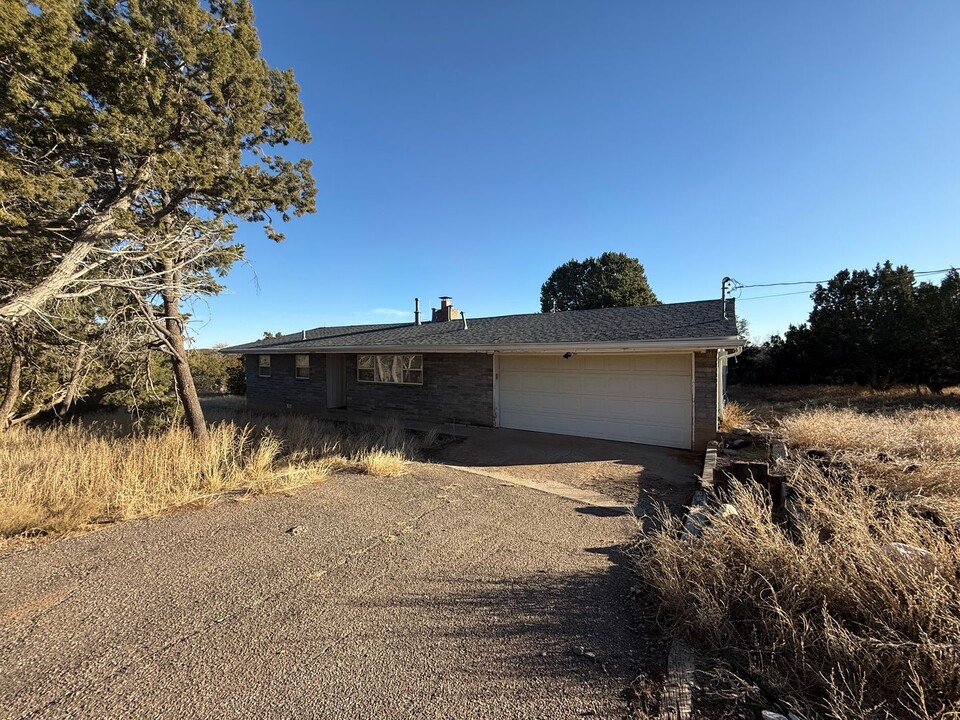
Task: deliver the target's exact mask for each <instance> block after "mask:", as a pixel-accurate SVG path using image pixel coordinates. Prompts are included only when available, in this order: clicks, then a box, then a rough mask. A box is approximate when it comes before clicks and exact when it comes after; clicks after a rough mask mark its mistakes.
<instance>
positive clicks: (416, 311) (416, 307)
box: [413, 298, 420, 325]
mask: <svg viewBox="0 0 960 720" xmlns="http://www.w3.org/2000/svg"><path fill="white" fill-rule="evenodd" d="M413 324H414V325H419V324H420V298H414V299H413Z"/></svg>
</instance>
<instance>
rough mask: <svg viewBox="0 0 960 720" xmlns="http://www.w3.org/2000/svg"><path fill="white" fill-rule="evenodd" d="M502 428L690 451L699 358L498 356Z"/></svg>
mask: <svg viewBox="0 0 960 720" xmlns="http://www.w3.org/2000/svg"><path fill="white" fill-rule="evenodd" d="M498 366H499V367H498V373H497V374H498V388H499V392H498V394H499V403H498V405H499V408H498V409H499V414H498V415H499V425H500V427H505V428H513V429H515V430H534V431H537V432H547V433H561V434H565V435H582V436H585V437H594V438H603V439H607V440H622V441H626V442H634V443H643V444H648V445H663V446H666V447H675V448H684V449H689V448H690V447H691V446H692V444H693V437H692V430H693V356H692V355H691V354H690V353H679V354H662V355H661V354H623V353H621V354H616V355H601V354H587V353H584V354H578V355H572V356H571V357H569V358H565V357H563V356H562V355H558V354H552V355H514V354H503V355H500V356H498Z"/></svg>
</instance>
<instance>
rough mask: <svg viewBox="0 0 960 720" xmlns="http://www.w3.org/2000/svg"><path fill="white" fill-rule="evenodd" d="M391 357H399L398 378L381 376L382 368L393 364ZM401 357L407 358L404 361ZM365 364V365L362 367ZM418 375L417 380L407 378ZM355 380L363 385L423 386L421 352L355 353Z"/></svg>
mask: <svg viewBox="0 0 960 720" xmlns="http://www.w3.org/2000/svg"><path fill="white" fill-rule="evenodd" d="M378 358H389V360H380V361H378ZM393 358H401V360H400V361H399V362H400V367H399V373H400V380H399V381H398V380H393V379H392V378H389V377H384V376H383V373H382V371H383V369H384V368H385V367H386V366H387V364H389V365H391V366H392V365H393V364H394V362H396V361H394V360H393ZM402 358H409V361H407V362H405V361H404V360H403V359H402ZM365 365H366V367H364V366H365ZM408 377H409V378H414V377H418V378H419V379H417V380H411V379H407V378H408ZM357 382H358V383H363V384H365V385H408V386H413V387H417V386H420V387H422V386H423V354H422V353H382V354H375V355H371V354H364V355H360V354H358V355H357Z"/></svg>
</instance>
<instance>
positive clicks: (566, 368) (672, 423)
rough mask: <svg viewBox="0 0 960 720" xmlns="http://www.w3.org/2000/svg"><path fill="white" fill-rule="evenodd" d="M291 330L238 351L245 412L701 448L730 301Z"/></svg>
mask: <svg viewBox="0 0 960 720" xmlns="http://www.w3.org/2000/svg"><path fill="white" fill-rule="evenodd" d="M415 317H416V320H415V322H412V323H399V324H389V325H355V326H347V327H325V328H316V329H314V330H304V331H302V332H299V333H295V334H292V335H284V336H282V337H277V338H268V339H264V340H258V341H257V342H251V343H247V344H245V345H237V346H235V347H231V348H228V349H226V350H225V351H224V352H231V353H239V354H242V355H243V356H244V358H245V361H246V369H247V404H248V407H249V408H250V409H251V410H253V411H264V412H284V411H291V412H298V413H309V414H311V415H318V416H325V417H334V418H343V419H361V418H388V417H397V418H399V419H401V420H419V421H425V422H429V423H438V424H441V423H442V424H447V423H456V424H467V425H479V426H488V427H502V428H515V429H519V430H535V431H539V432H548V433H561V434H565V435H579V436H585V437H595V438H606V439H611V440H622V441H628V442H635V443H644V444H650V445H663V446H668V447H675V448H685V449H691V448H692V449H701V448H703V447H704V446H705V445H706V443H707V442H708V441H710V440H712V439H714V438H715V436H716V433H717V423H718V417H719V415H720V413H721V412H722V404H723V390H724V387H723V386H724V377H725V370H726V360H727V358H728V357H730V356H731V355H734V354H737V352H739V350H740V349H741V348H742V347H743V341H742V340H741V339H740V338H738V337H737V328H736V321H735V316H734V301H733V300H726V301H722V300H705V301H702V302H687V303H673V304H668V305H648V306H640V307H620V308H605V309H600V310H574V311H566V312H558V313H533V314H528V315H506V316H502V317H487V318H467V317H466V316H465V315H464V314H463V313H461V312H460V311H459V310H457V309H456V308H455V307H454V306H453V304H452V303H451V300H450V298H449V297H442V298H441V299H440V307H439V308H438V309H435V310H434V311H433V314H432V321H431V322H424V323H421V322H420V312H419V301H418V302H417V311H416V314H415Z"/></svg>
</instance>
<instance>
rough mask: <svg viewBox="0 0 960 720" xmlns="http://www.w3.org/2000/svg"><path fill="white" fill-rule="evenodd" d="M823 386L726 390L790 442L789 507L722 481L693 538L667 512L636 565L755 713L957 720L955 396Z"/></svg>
mask: <svg viewBox="0 0 960 720" xmlns="http://www.w3.org/2000/svg"><path fill="white" fill-rule="evenodd" d="M821 389H823V388H811V387H807V388H785V389H778V390H776V391H774V392H770V393H769V394H768V395H767V396H764V395H761V394H760V392H757V391H755V390H753V391H752V392H753V393H754V394H753V395H752V396H751V394H750V393H745V392H743V391H744V388H737V393H736V397H738V399H739V400H740V402H741V403H743V406H744V407H745V409H746V410H747V411H752V412H753V413H754V418H757V417H758V416H759V417H760V418H762V419H763V422H765V423H769V424H770V425H771V426H772V427H773V428H774V432H777V433H780V434H782V435H783V436H784V438H785V439H786V440H787V441H788V444H789V445H790V447H791V448H792V449H793V450H794V451H795V453H794V460H793V461H792V464H790V465H788V468H787V471H788V474H792V478H791V483H792V484H793V486H794V487H795V488H796V489H797V491H798V497H799V498H800V502H799V504H798V505H794V506H793V507H792V514H791V513H787V514H784V513H782V512H775V511H774V509H773V507H772V501H771V499H770V497H769V495H768V494H767V493H766V492H765V491H763V490H762V489H760V488H759V487H757V486H753V485H750V484H739V483H734V484H733V486H732V487H731V489H730V490H729V492H728V493H727V494H726V495H724V494H722V493H720V494H719V495H718V497H716V498H715V499H714V503H715V504H714V505H710V506H707V509H706V516H707V523H706V527H705V529H704V530H703V533H702V535H701V536H700V537H695V536H692V535H690V534H689V533H684V532H682V531H681V527H682V526H681V524H680V521H679V520H678V519H675V518H671V517H669V515H668V514H667V513H666V512H665V511H664V513H663V516H662V517H661V518H660V523H661V527H660V529H658V530H656V531H654V532H652V533H650V534H649V535H648V536H647V537H645V538H644V539H643V541H642V542H641V544H640V546H639V548H638V554H637V557H636V564H637V569H638V572H639V573H640V575H641V577H642V578H643V579H644V580H645V581H646V584H647V587H648V588H650V590H651V591H652V592H653V593H654V595H655V596H656V597H657V599H658V600H659V601H660V602H661V604H662V610H663V613H662V616H663V618H664V619H665V621H666V622H667V623H668V624H670V625H671V626H672V627H673V628H674V630H675V631H676V632H679V633H681V634H684V635H686V636H687V637H688V638H689V639H690V640H691V641H692V642H694V643H697V644H699V646H700V647H701V649H703V650H704V651H706V654H707V655H708V656H709V657H712V658H713V659H714V660H716V661H719V662H720V664H721V666H722V667H724V668H726V669H727V670H732V671H733V672H734V673H735V674H736V675H738V676H739V677H740V678H741V680H742V684H741V686H740V687H741V692H743V693H746V694H748V695H750V696H751V697H752V701H753V703H754V707H756V705H759V706H761V707H765V708H771V709H772V708H774V707H775V706H777V703H780V704H779V705H778V706H777V709H779V710H780V711H784V712H785V711H786V710H793V711H794V712H797V713H798V714H799V715H800V716H801V717H804V718H815V717H828V718H838V719H839V718H843V719H846V718H865V719H869V720H875V719H877V720H879V719H881V718H883V719H887V718H898V719H899V718H903V719H906V718H911V719H912V718H943V719H946V718H953V720H958V718H960V710H958V708H960V403H958V400H960V397H958V396H956V395H954V396H949V395H948V396H945V397H933V396H929V395H923V396H918V395H917V394H916V393H915V392H914V391H913V389H909V391H908V390H907V389H902V388H901V389H898V390H896V391H894V392H892V393H884V394H880V393H872V392H870V391H867V390H862V389H854V388H826V389H823V390H825V392H823V393H822V394H820V395H818V394H817V392H818V391H819V390H821ZM809 450H819V451H821V452H820V453H818V454H817V455H818V456H819V457H821V458H822V459H820V460H818V461H816V462H814V461H812V460H810V459H807V452H806V451H809ZM725 503H729V504H730V505H733V506H734V508H735V509H736V513H731V512H729V508H727V511H726V512H724V504H725Z"/></svg>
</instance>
